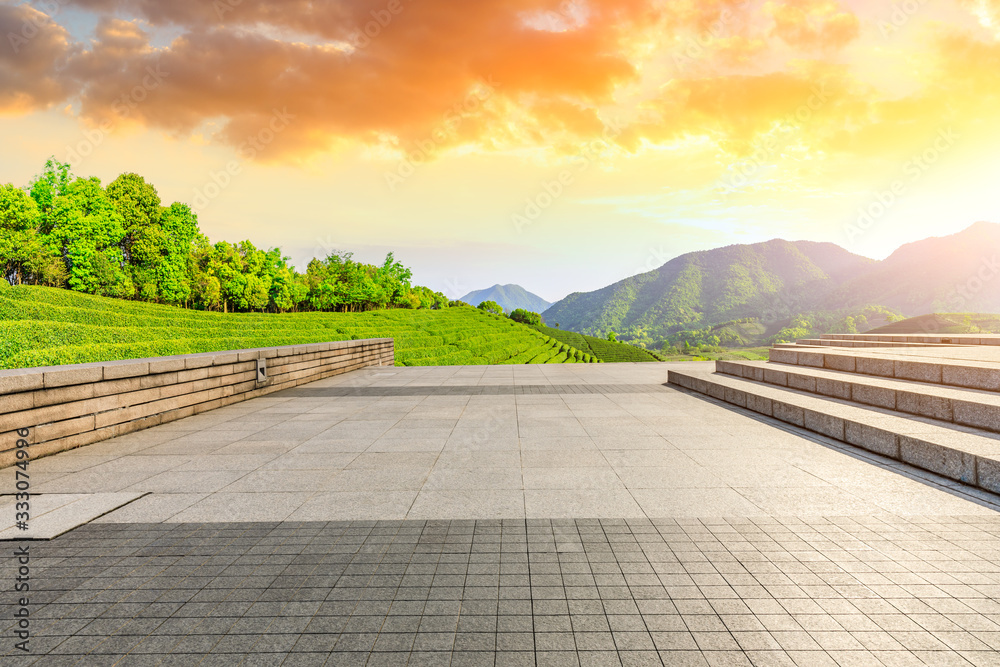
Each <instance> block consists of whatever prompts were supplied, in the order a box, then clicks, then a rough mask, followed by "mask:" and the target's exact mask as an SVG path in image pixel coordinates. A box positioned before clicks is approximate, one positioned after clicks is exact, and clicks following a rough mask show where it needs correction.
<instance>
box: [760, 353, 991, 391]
mask: <svg viewBox="0 0 1000 667" xmlns="http://www.w3.org/2000/svg"><path fill="white" fill-rule="evenodd" d="M945 349H946V348H943V347H941V348H936V349H935V350H924V349H923V348H918V349H912V350H908V352H909V353H908V354H907V353H902V352H900V353H896V352H894V351H888V352H882V351H875V350H839V349H834V348H817V347H811V348H810V347H796V348H789V347H785V348H776V347H774V348H771V350H770V351H769V353H768V359H769V360H770V361H773V362H775V363H780V364H789V365H792V366H808V367H810V368H825V369H828V370H834V371H844V372H846V373H858V374H860V375H873V376H876V377H885V378H896V379H899V380H913V381H915V382H925V383H928V384H942V385H949V386H952V387H964V388H966V389H980V390H983V391H1000V363H998V362H997V361H994V360H987V359H974V358H969V359H963V358H961V354H962V353H966V352H968V351H972V352H978V351H977V350H975V349H974V348H969V347H960V348H955V347H951V348H947V349H948V350H951V351H956V352H950V353H949V354H953V355H954V356H955V357H956V358H944V357H943V356H941V355H942V354H944V352H943V351H944V350H945ZM987 351H989V352H990V353H991V356H994V357H995V356H996V351H995V350H993V349H992V348H987V350H983V352H984V353H985V352H987ZM921 352H930V353H934V355H935V356H926V357H922V356H919V353H921Z"/></svg>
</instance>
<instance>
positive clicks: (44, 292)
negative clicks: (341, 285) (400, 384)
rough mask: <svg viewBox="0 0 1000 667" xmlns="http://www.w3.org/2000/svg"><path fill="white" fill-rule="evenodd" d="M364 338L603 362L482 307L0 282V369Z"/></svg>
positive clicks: (421, 353) (444, 352)
mask: <svg viewBox="0 0 1000 667" xmlns="http://www.w3.org/2000/svg"><path fill="white" fill-rule="evenodd" d="M359 338H392V339H394V340H395V351H396V365H398V366H438V365H459V364H462V365H465V364H542V363H592V362H596V361H598V359H596V358H595V357H594V356H592V355H591V354H589V353H585V352H584V351H581V350H578V349H576V348H574V347H573V346H571V345H568V344H566V343H564V342H561V341H559V340H556V339H554V338H552V337H550V336H546V335H544V334H542V333H541V332H538V331H536V330H534V329H532V328H531V327H527V326H524V325H522V324H518V323H517V322H513V321H511V320H509V319H507V318H504V317H499V316H496V315H490V314H487V313H484V312H483V311H481V310H478V309H476V308H468V307H459V308H446V309H443V310H381V311H371V312H367V313H287V314H282V315H274V314H257V313H239V314H225V313H211V312H204V311H195V310H185V309H182V308H175V307H172V306H159V305H155V304H148V303H141V302H135V301H121V300H118V299H109V298H104V297H98V296H91V295H86V294H80V293H77V292H71V291H69V290H63V289H55V288H48V287H31V286H19V287H8V286H6V283H4V284H3V285H0V368H31V367H35V366H55V365H60V364H75V363H85V362H91V361H111V360H115V359H138V358H144V357H157V356H166V355H173V354H190V353H195V352H217V351H220V350H237V349H246V348H255V347H271V346H278V345H296V344H303V343H319V342H326V341H334V340H355V339H359Z"/></svg>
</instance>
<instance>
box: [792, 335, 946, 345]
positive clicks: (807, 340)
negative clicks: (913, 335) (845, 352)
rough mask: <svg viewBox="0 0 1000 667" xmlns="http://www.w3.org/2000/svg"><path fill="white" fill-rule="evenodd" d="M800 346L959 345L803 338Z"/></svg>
mask: <svg viewBox="0 0 1000 667" xmlns="http://www.w3.org/2000/svg"><path fill="white" fill-rule="evenodd" d="M796 344H798V345H811V346H819V347H954V345H958V344H959V343H956V344H954V345H943V344H940V343H904V342H898V341H891V340H841V339H828V338H826V337H823V338H803V339H801V340H799V341H797V343H796Z"/></svg>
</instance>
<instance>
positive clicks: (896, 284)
mask: <svg viewBox="0 0 1000 667" xmlns="http://www.w3.org/2000/svg"><path fill="white" fill-rule="evenodd" d="M860 301H866V302H869V303H879V304H881V305H883V306H887V307H889V308H894V309H896V310H899V311H900V312H902V313H903V314H904V315H907V316H915V315H924V314H927V313H941V312H947V313H955V312H963V313H969V312H979V313H1000V224H994V223H990V222H977V223H976V224H974V225H972V226H971V227H969V228H968V229H965V230H964V231H961V232H959V233H958V234H952V235H951V236H943V237H933V238H929V239H924V240H923V241H916V242H914V243H908V244H906V245H904V246H902V247H901V248H899V249H898V250H897V251H896V252H894V253H892V254H891V255H890V256H889V257H887V258H886V259H885V260H883V261H881V262H879V263H878V264H876V265H875V266H873V267H872V268H871V270H870V271H867V272H865V273H863V274H861V275H859V276H856V277H855V278H853V279H852V280H849V281H847V282H846V283H845V284H843V285H842V286H841V287H840V288H839V289H837V290H835V291H834V292H832V293H831V294H830V295H829V296H828V297H827V299H826V301H825V303H824V305H825V306H827V307H836V306H837V305H838V304H855V303H858V302H860Z"/></svg>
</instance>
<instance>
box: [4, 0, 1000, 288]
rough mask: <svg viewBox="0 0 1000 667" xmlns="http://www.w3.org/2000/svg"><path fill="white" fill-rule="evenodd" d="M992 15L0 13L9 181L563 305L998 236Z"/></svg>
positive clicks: (479, 7)
mask: <svg viewBox="0 0 1000 667" xmlns="http://www.w3.org/2000/svg"><path fill="white" fill-rule="evenodd" d="M998 97H1000V0H933V1H932V0H900V1H897V2H895V3H889V2H862V1H861V0H839V1H838V0H669V1H663V0H476V1H475V2H469V1H468V0H284V1H283V2H273V1H272V2H264V1H262V0H211V1H210V0H163V1H158V0H40V1H36V2H10V1H5V0H0V136H2V141H0V182H2V183H8V182H10V183H15V184H17V185H26V184H27V183H28V182H29V181H30V180H31V178H32V177H33V176H34V175H35V174H37V173H38V172H39V171H40V169H41V167H42V165H43V164H44V162H45V160H46V159H47V158H48V157H50V156H54V157H55V158H56V159H59V160H61V161H65V162H69V163H70V164H71V165H72V167H73V172H74V173H75V174H76V175H79V176H98V177H100V178H101V179H102V181H103V182H110V181H111V180H113V179H114V178H115V177H116V176H117V175H118V174H120V173H123V172H135V173H138V174H140V175H142V176H143V177H145V178H146V179H147V181H150V182H151V183H153V184H154V185H155V186H156V187H157V189H158V191H159V193H160V196H161V198H162V199H163V200H164V202H165V203H166V202H171V201H181V202H185V203H188V204H190V205H191V206H192V207H193V208H194V209H195V211H196V212H197V214H198V218H199V223H200V226H201V229H202V231H203V232H204V233H205V234H206V235H208V236H209V237H210V238H211V239H212V240H213V241H220V240H228V241H239V240H243V239H250V240H251V241H253V242H254V243H255V244H256V245H258V246H260V247H263V248H271V247H275V246H278V247H281V248H282V249H283V250H284V251H285V254H287V255H288V256H290V257H291V258H292V260H293V263H294V264H296V265H297V266H299V267H300V268H304V266H305V263H307V262H308V260H309V258H311V257H313V256H325V255H327V254H329V253H330V252H332V251H334V250H340V251H351V252H354V254H355V257H356V258H359V259H362V260H364V261H370V262H380V261H381V259H382V258H383V257H384V255H385V253H386V252H389V251H392V252H394V253H395V255H396V257H397V259H400V260H401V261H403V262H404V263H405V264H407V265H408V266H410V267H412V268H413V271H414V280H415V282H416V283H418V284H423V285H427V286H429V287H432V288H434V289H436V290H440V291H443V292H445V293H446V294H447V295H449V296H450V297H452V298H458V297H460V296H462V295H464V294H465V293H467V292H469V291H472V290H476V289H483V288H485V287H489V286H491V285H493V284H496V283H501V284H506V283H517V284H520V285H522V286H523V287H525V288H526V289H528V290H530V291H532V292H535V293H536V294H538V295H540V296H542V297H543V298H545V299H548V300H550V301H555V300H557V299H560V298H562V297H564V296H566V295H567V294H569V293H571V292H575V291H590V290H594V289H598V288H601V287H603V286H605V285H608V284H610V283H612V282H614V281H617V280H620V279H622V278H624V277H627V276H630V275H634V274H636V273H640V272H642V271H648V270H652V269H655V268H656V267H658V266H660V265H662V264H663V263H665V262H666V261H668V260H669V259H671V258H673V257H676V256H678V255H681V254H683V253H686V252H691V251H695V250H704V249H709V248H713V247H718V246H724V245H729V244H733V243H753V242H758V241H764V240H768V239H771V238H785V239H788V240H800V239H805V240H813V241H829V242H832V243H836V244H838V245H841V246H843V247H845V248H847V249H848V250H850V251H852V252H855V253H858V254H861V255H865V256H868V257H874V258H883V257H886V256H888V255H889V254H890V253H891V252H892V251H893V250H895V249H896V248H897V247H899V246H900V245H902V244H905V243H908V242H912V241H916V240H919V239H922V238H926V237H928V236H943V235H947V234H952V233H956V232H958V231H961V230H962V229H964V228H966V227H968V226H969V225H971V224H973V223H974V222H976V221H979V220H988V221H993V222H1000V195H998V194H997V193H998V192H1000V188H998V187H997V178H998V174H1000V113H997V110H998V109H1000V104H998V102H1000V100H998Z"/></svg>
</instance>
